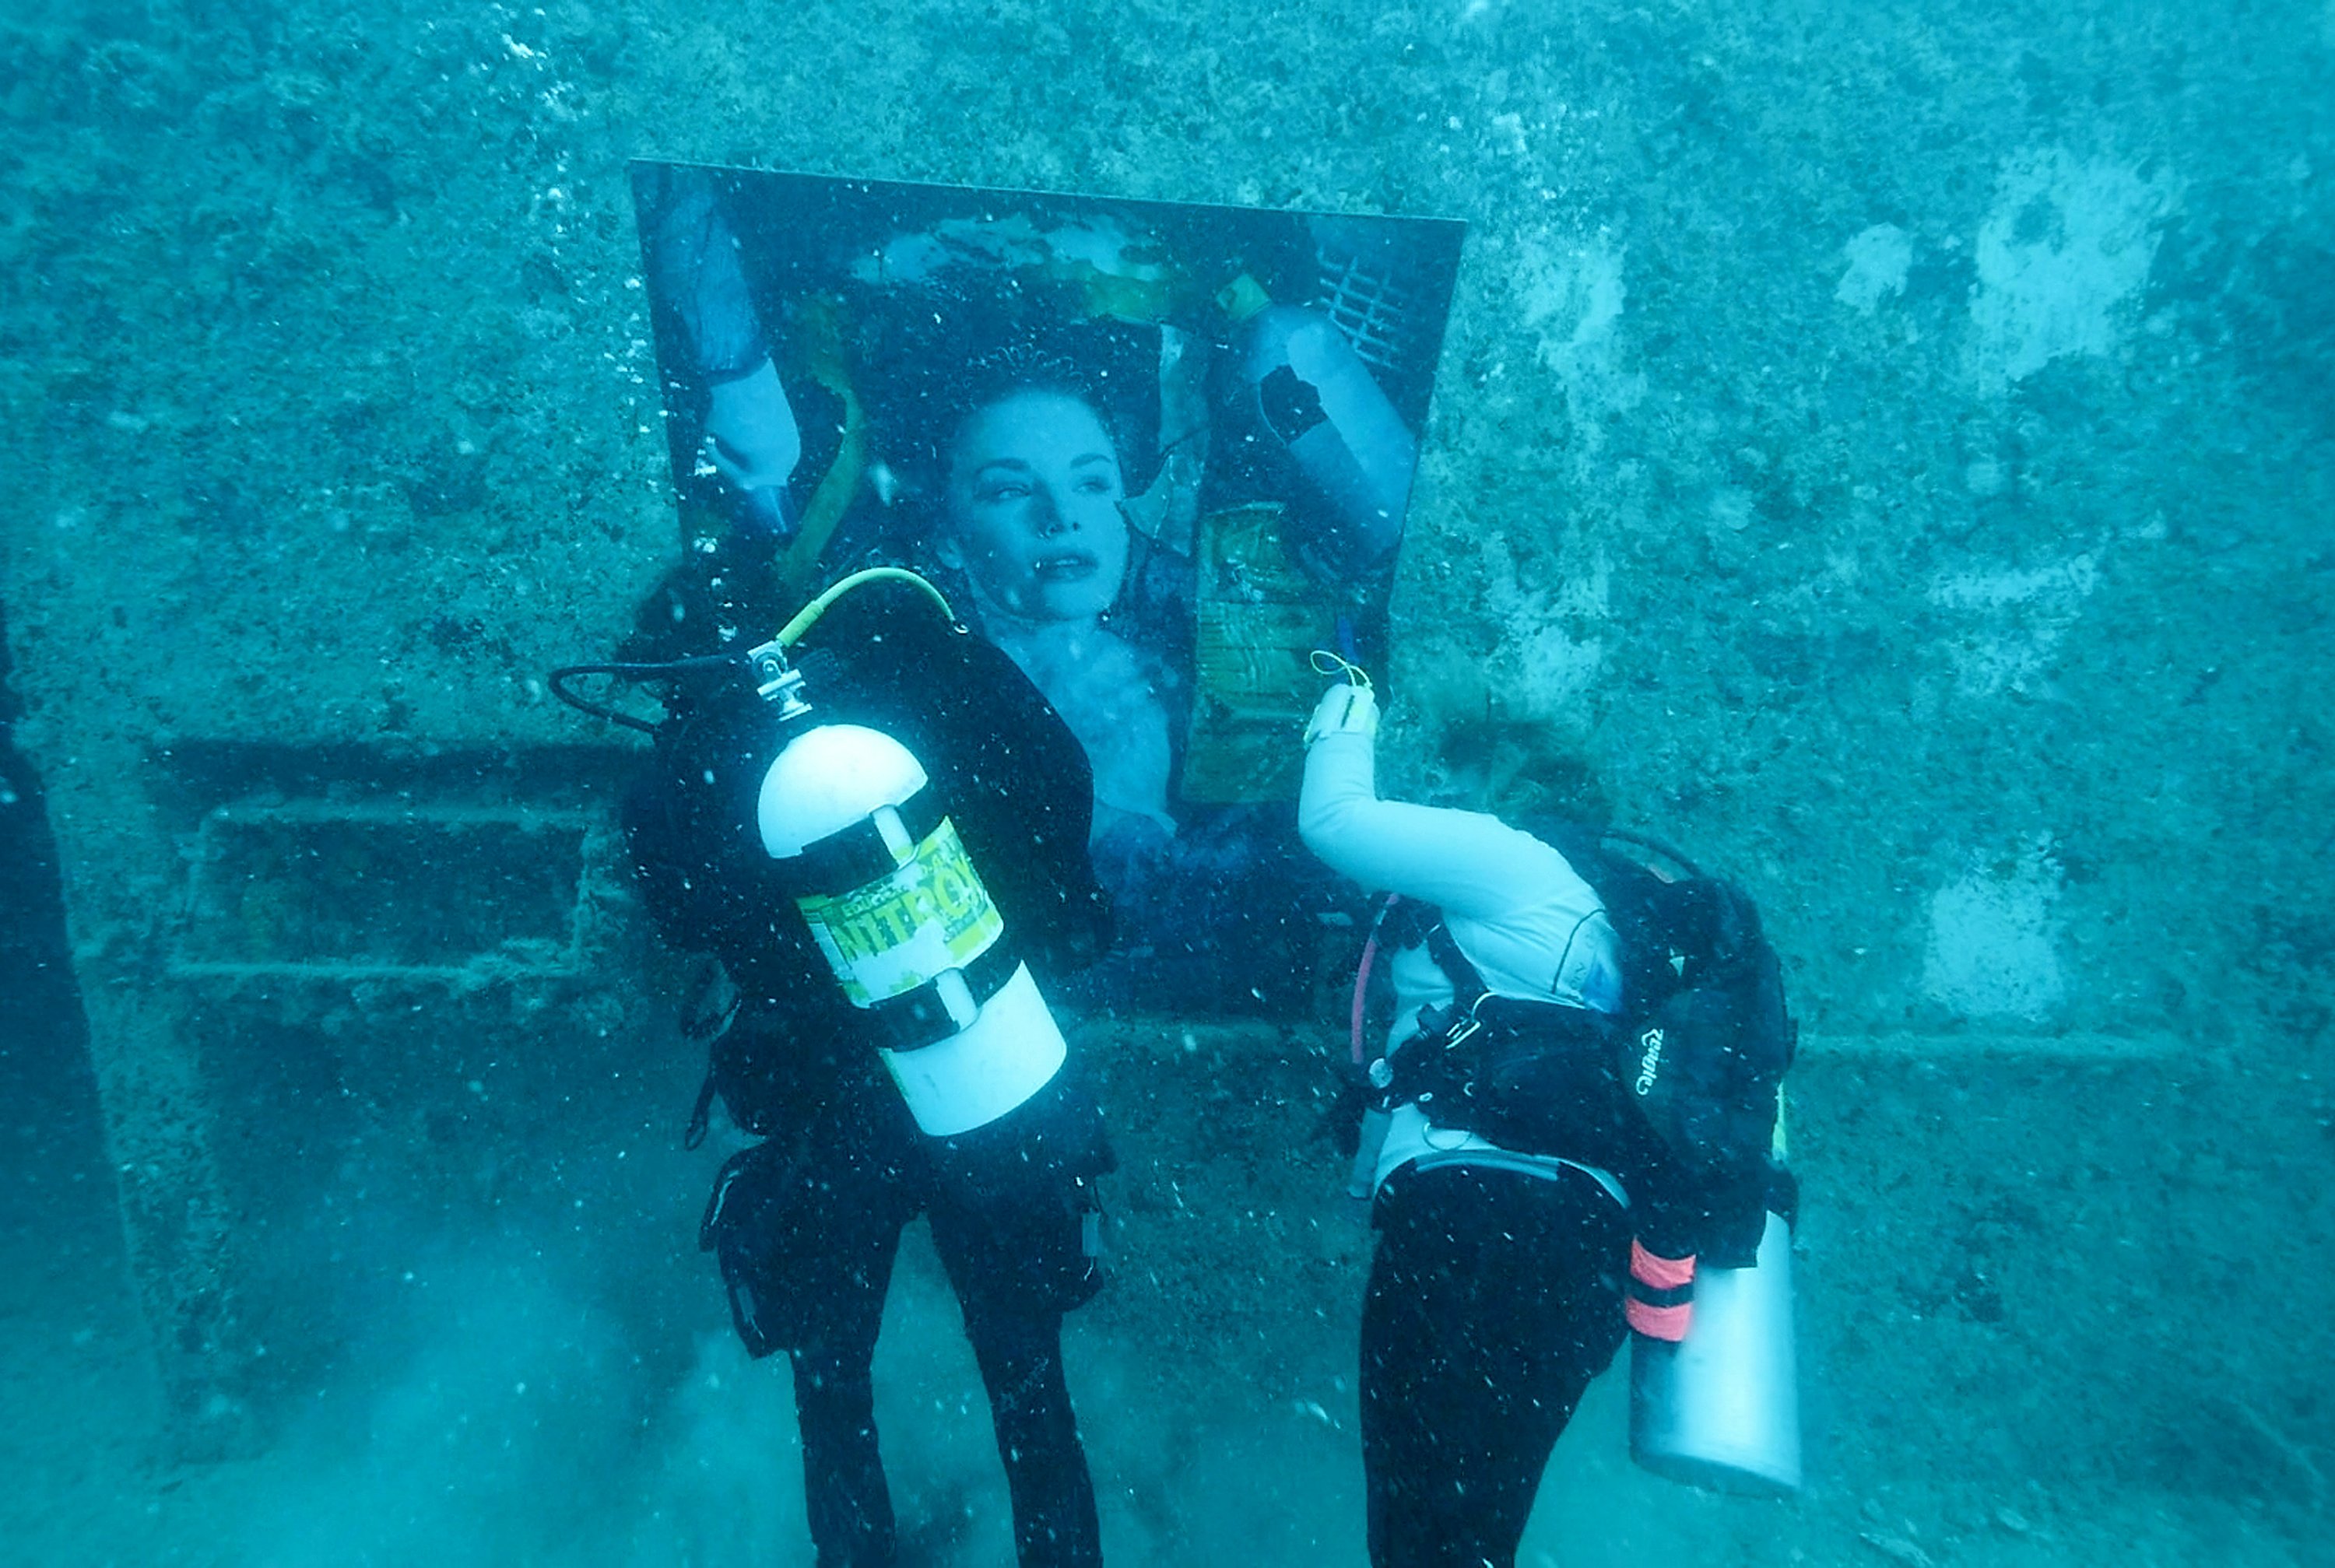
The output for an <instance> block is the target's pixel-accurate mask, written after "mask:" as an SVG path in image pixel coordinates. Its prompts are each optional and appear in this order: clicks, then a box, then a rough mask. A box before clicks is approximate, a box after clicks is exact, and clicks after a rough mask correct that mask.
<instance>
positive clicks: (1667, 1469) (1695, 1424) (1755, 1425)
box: [1630, 1213, 1800, 1496]
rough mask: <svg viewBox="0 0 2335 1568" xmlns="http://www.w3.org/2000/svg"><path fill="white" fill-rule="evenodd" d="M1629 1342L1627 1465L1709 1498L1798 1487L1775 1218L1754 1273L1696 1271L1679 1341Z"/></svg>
mask: <svg viewBox="0 0 2335 1568" xmlns="http://www.w3.org/2000/svg"><path fill="white" fill-rule="evenodd" d="M1631 1338H1632V1341H1633V1343H1632V1345H1631V1348H1630V1457H1632V1458H1633V1459H1634V1460H1636V1461H1637V1462H1638V1463H1639V1464H1640V1465H1642V1466H1644V1467H1645V1468H1647V1469H1649V1470H1652V1471H1653V1472H1654V1473H1655V1474H1656V1475H1659V1476H1667V1477H1668V1478H1670V1479H1671V1480H1674V1481H1684V1482H1688V1483H1690V1484H1691V1485H1694V1486H1705V1487H1709V1488H1710V1489H1711V1490H1714V1491H1720V1492H1733V1493H1739V1494H1746V1495H1758V1496H1781V1495H1787V1494H1789V1493H1792V1492H1796V1491H1797V1490H1798V1489H1799V1486H1800V1405H1799V1382H1798V1370H1797V1364H1796V1361H1795V1358H1794V1354H1793V1348H1792V1229H1791V1225H1790V1224H1789V1223H1788V1222H1787V1221H1786V1220H1785V1218H1784V1216H1783V1215H1778V1214H1774V1213H1770V1214H1769V1215H1768V1224H1767V1230H1766V1231H1765V1233H1764V1234H1762V1235H1761V1236H1760V1238H1759V1258H1758V1262H1757V1263H1756V1264H1755V1265H1754V1266H1753V1267H1751V1268H1748V1269H1705V1270H1702V1271H1700V1272H1699V1273H1697V1275H1696V1278H1695V1282H1694V1315H1693V1318H1692V1320H1691V1326H1690V1327H1689V1328H1688V1330H1687V1334H1686V1338H1685V1339H1683V1340H1681V1341H1679V1342H1678V1343H1676V1344H1671V1343H1670V1342H1668V1341H1662V1340H1655V1339H1650V1338H1648V1337H1647V1336H1645V1335H1643V1334H1633V1335H1632V1336H1631Z"/></svg>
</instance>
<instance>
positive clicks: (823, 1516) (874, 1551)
mask: <svg viewBox="0 0 2335 1568" xmlns="http://www.w3.org/2000/svg"><path fill="white" fill-rule="evenodd" d="M897 1234H898V1233H897V1232H895V1233H894V1236H895V1241H896V1239H897ZM892 1257H893V1252H892V1249H891V1248H887V1249H885V1250H883V1251H882V1252H880V1253H877V1252H872V1251H871V1252H869V1253H863V1254H862V1257H861V1258H860V1260H859V1264H860V1266H859V1267H857V1268H856V1269H854V1270H853V1271H851V1272H850V1273H849V1274H848V1276H844V1278H845V1282H844V1284H843V1287H842V1288H841V1289H840V1290H838V1291H837V1292H835V1294H834V1296H833V1297H832V1298H831V1299H830V1301H829V1302H828V1303H827V1308H828V1310H827V1311H825V1312H821V1313H820V1316H821V1317H822V1318H824V1319H825V1320H826V1321H822V1322H821V1323H819V1325H818V1327H817V1328H816V1329H814V1330H813V1331H811V1332H809V1333H808V1334H806V1335H805V1336H804V1339H803V1342H802V1343H801V1344H800V1345H799V1346H797V1347H795V1348H793V1349H791V1350H790V1351H789V1352H788V1353H789V1356H790V1360H792V1361H793V1363H794V1373H795V1414H796V1416H797V1418H799V1421H800V1423H801V1428H802V1456H803V1500H804V1504H805V1506H806V1512H807V1514H808V1515H809V1524H810V1538H811V1544H813V1545H814V1546H816V1547H817V1548H818V1551H819V1568H890V1565H891V1563H892V1560H893V1546H894V1531H893V1520H892V1495H891V1491H890V1489H889V1488H888V1487H887V1486H886V1485H885V1482H884V1462H883V1459H882V1457H881V1456H880V1455H879V1453H878V1452H877V1442H876V1392H875V1386H874V1380H873V1379H872V1377H871V1376H870V1368H871V1366H872V1364H873V1362H874V1360H875V1357H876V1336H877V1331H878V1330H879V1329H881V1328H882V1326H883V1321H884V1292H885V1291H886V1289H887V1287H888V1286H889V1285H890V1283H891V1278H892Z"/></svg>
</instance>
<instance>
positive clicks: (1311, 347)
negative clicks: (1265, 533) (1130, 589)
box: [1223, 275, 1419, 579]
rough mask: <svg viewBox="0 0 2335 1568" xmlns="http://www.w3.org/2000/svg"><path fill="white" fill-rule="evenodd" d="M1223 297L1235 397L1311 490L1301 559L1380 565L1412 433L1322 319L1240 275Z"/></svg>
mask: <svg viewBox="0 0 2335 1568" xmlns="http://www.w3.org/2000/svg"><path fill="white" fill-rule="evenodd" d="M1223 297H1224V302H1225V305H1226V309H1227V310H1229V311H1230V312H1231V314H1232V315H1233V316H1234V317H1235V320H1236V321H1237V322H1238V324H1239V325H1238V328H1237V341H1236V344H1235V356H1236V357H1235V366H1234V371H1235V375H1236V376H1237V378H1238V382H1239V387H1240V391H1241V395H1242V398H1243V401H1244V402H1246V403H1247V404H1248V405H1249V410H1250V412H1251V413H1252V414H1253V415H1254V416H1255V420H1256V422H1257V423H1258V424H1259V425H1261V426H1262V427H1263V429H1264V431H1266V432H1267V433H1268V434H1269V435H1270V436H1271V437H1272V439H1273V440H1274V443H1275V444H1277V445H1278V446H1279V447H1280V448H1281V449H1282V450H1284V451H1285V452H1287V453H1288V455H1289V460H1290V462H1291V464H1292V465H1293V467H1294V468H1295V469H1296V470H1297V475H1298V478H1299V479H1300V480H1301V481H1302V486H1303V489H1305V490H1306V491H1309V492H1311V493H1310V494H1309V495H1307V496H1305V497H1303V498H1302V499H1303V500H1307V501H1310V502H1311V503H1312V504H1311V506H1309V507H1303V508H1301V512H1302V513H1303V515H1304V516H1305V517H1306V518H1308V520H1310V521H1311V522H1312V523H1313V528H1310V529H1308V530H1306V533H1307V535H1308V537H1306V540H1305V543H1304V545H1303V555H1304V557H1306V564H1307V565H1308V566H1310V567H1312V568H1313V570H1315V571H1317V572H1320V573H1323V575H1325V576H1330V577H1332V578H1334V579H1342V578H1348V577H1352V576H1358V575H1360V574H1361V573H1363V572H1367V571H1369V570H1371V568H1373V567H1375V566H1379V565H1381V563H1383V562H1384V561H1385V560H1386V558H1387V557H1388V556H1389V555H1390V554H1392V553H1393V550H1394V547H1395V546H1396V544H1398V543H1399V542H1400V539H1401V537H1402V515H1403V508H1404V507H1405V506H1406V505H1407V504H1408V502H1409V500H1410V480H1411V473H1412V470H1413V469H1415V468H1416V467H1417V464H1418V460H1419V441H1418V439H1417V438H1416V437H1415V436H1413V435H1412V434H1411V432H1410V427H1409V426H1407V425H1405V424H1404V423H1403V422H1402V416H1401V414H1400V413H1398V412H1397V411H1396V410H1395V407H1394V404H1393V403H1392V402H1390V401H1389V400H1388V398H1387V395H1386V392H1384V391H1383V390H1382V389H1381V387H1380V386H1379V383H1378V381H1377V379H1376V378H1375V377H1373V376H1372V375H1371V371H1370V367H1369V366H1368V365H1366V364H1364V363H1362V360H1361V355H1359V354H1357V353H1355V352H1354V348H1353V345H1352V344H1350V343H1348V342H1347V341H1346V337H1345V334H1343V333H1342V332H1340V331H1339V330H1338V327H1337V324H1336V323H1334V322H1332V320H1331V319H1330V318H1329V317H1328V316H1327V315H1323V313H1322V312H1320V311H1318V310H1308V309H1306V308H1304V307H1303V306H1301V305H1275V304H1274V303H1272V302H1271V300H1269V299H1268V298H1267V297H1266V295H1265V293H1264V289H1263V288H1261V287H1260V286H1258V285H1257V284H1256V282H1255V280H1254V279H1252V278H1250V277H1248V276H1245V275H1244V276H1241V277H1240V278H1238V279H1236V280H1235V282H1234V283H1233V284H1232V285H1231V286H1230V287H1228V288H1227V289H1226V291H1225V294H1224V296H1223Z"/></svg>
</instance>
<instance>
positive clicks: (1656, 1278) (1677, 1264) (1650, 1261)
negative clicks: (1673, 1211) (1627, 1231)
mask: <svg viewBox="0 0 2335 1568" xmlns="http://www.w3.org/2000/svg"><path fill="white" fill-rule="evenodd" d="M1630 1277H1631V1278H1632V1279H1633V1280H1636V1281H1638V1282H1641V1283H1642V1284H1648V1285H1652V1286H1653V1287H1654V1289H1656V1290H1658V1291H1673V1290H1676V1289H1678V1288H1679V1287H1680V1286H1681V1285H1691V1284H1692V1283H1694V1254H1693V1253H1688V1254H1687V1255H1686V1256H1685V1257H1682V1258H1666V1257H1663V1256H1662V1255H1661V1254H1660V1253H1650V1252H1648V1251H1647V1250H1646V1249H1645V1246H1644V1244H1642V1243H1641V1242H1638V1241H1636V1240H1633V1241H1632V1242H1631V1243H1630Z"/></svg>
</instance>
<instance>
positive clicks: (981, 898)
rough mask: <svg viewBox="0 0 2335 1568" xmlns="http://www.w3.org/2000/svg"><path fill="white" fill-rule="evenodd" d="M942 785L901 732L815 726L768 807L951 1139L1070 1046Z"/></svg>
mask: <svg viewBox="0 0 2335 1568" xmlns="http://www.w3.org/2000/svg"><path fill="white" fill-rule="evenodd" d="M938 794H939V791H938V790H937V789H935V787H934V786H933V784H932V781H931V779H929V777H928V776H927V775H926V774H925V769H924V766H923V764H922V763H920V762H918V761H917V760H916V757H915V755H914V754H913V753H911V752H910V751H909V750H908V749H907V748H906V746H904V745H902V744H901V743H900V742H899V741H898V740H895V739H894V738H893V737H892V736H890V735H887V734H886V733H884V732H883V731H880V730H874V729H870V728H868V727H867V726H865V725H860V724H848V723H823V724H816V725H813V726H811V727H809V728H805V729H799V730H798V731H796V732H795V733H794V734H793V736H792V737H791V738H790V740H788V742H787V744H786V746H785V747H784V749H783V750H780V752H779V754H778V757H777V759H776V760H773V761H772V762H771V764H770V769H769V771H768V772H767V773H765V774H764V775H763V779H762V788H761V797H760V799H759V802H758V805H757V808H756V818H757V824H758V826H759V828H760V829H761V837H762V847H763V848H764V849H765V850H767V851H768V852H769V853H770V856H771V857H773V858H775V859H779V860H781V861H787V862H791V863H792V865H791V866H790V871H791V874H792V875H791V878H790V880H791V881H792V883H793V886H794V889H795V902H796V905H797V906H798V907H799V908H800V910H801V911H802V915H803V918H804V919H805V920H806V921H807V922H808V923H809V926H810V931H811V935H812V937H813V938H814V939H815V940H816V941H817V942H818V944H819V951H820V952H821V953H825V954H826V956H827V962H828V967H829V968H831V969H832V970H833V971H834V973H835V977H836V980H837V981H838V982H839V983H840V984H841V985H842V987H843V991H844V994H845V995H846V997H848V999H849V1001H850V1002H851V1003H852V1005H853V1006H855V1007H858V1008H862V1009H864V1010H866V1011H868V1012H869V1013H870V1014H872V1015H873V1017H874V1019H875V1021H876V1022H877V1026H878V1030H879V1033H880V1035H881V1036H882V1038H884V1039H885V1040H887V1043H886V1044H885V1045H883V1046H882V1047H880V1048H879V1049H880V1050H881V1053H882V1056H883V1060H884V1065H885V1066H886V1068H887V1069H888V1070H890V1072H891V1074H892V1078H893V1080H894V1081H895V1082H896V1083H897V1084H898V1085H899V1089H900V1095H901V1098H902V1099H905V1100H906V1101H907V1105H908V1109H909V1112H910V1113H911V1114H912V1115H913V1116H914V1117H915V1118H916V1125H917V1126H918V1127H920V1128H923V1129H924V1130H925V1132H926V1133H927V1134H929V1135H931V1136H933V1137H943V1138H951V1137H957V1136H958V1135H960V1134H964V1133H968V1132H971V1131H973V1130H974V1129H975V1128H983V1127H987V1126H988V1125H990V1124H991V1123H993V1122H994V1121H996V1120H998V1119H999V1118H1002V1117H1003V1116H1005V1115H1007V1114H1008V1113H1010V1112H1012V1111H1014V1110H1017V1109H1019V1108H1021V1107H1022V1105H1023V1104H1025V1103H1026V1102H1028V1101H1029V1100H1031V1099H1032V1098H1033V1097H1035V1096H1036V1095H1037V1094H1038V1093H1039V1092H1040V1091H1041V1090H1042V1089H1045V1087H1046V1086H1047V1085H1048V1084H1049V1083H1051V1082H1052V1081H1053V1080H1054V1078H1055V1076H1056V1074H1057V1073H1059V1072H1060V1071H1061V1066H1062V1062H1063V1060H1064V1058H1065V1057H1066V1055H1067V1054H1068V1050H1067V1047H1066V1046H1065V1044H1064V1042H1063V1039H1062V1031H1061V1029H1060V1028H1059V1027H1058V1026H1057V1025H1056V1024H1055V1022H1054V1018H1053V1015H1052V1013H1051V1011H1048V1009H1047V1007H1046V1002H1045V999H1044V998H1043V997H1042V996H1041V995H1040V994H1039V992H1038V986H1037V982H1035V981H1034V980H1033V979H1032V978H1031V974H1030V971H1029V968H1028V966H1027V965H1025V964H1023V963H1022V962H1021V961H1020V960H1019V959H1017V958H1016V957H1015V956H1014V955H1013V948H1012V943H1011V941H1010V940H1008V937H1007V933H1006V930H1005V923H1004V919H1003V916H1002V915H1000V913H999V911H998V908H997V905H996V903H995V902H994V901H993V899H992V898H991V897H990V895H989V890H988V888H987V887H985V886H983V883H982V880H981V875H980V873H979V872H978V871H977V870H976V869H975V868H974V864H973V861H972V858H971V857H969V856H968V855H967V854H966V853H965V847H964V842H963V841H962V840H961V839H960V838H959V837H957V830H956V828H955V826H954V824H953V823H952V822H951V821H950V820H949V818H948V816H947V813H946V811H945V805H944V803H943V802H942V801H941V800H939V799H938V798H937V797H938Z"/></svg>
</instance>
